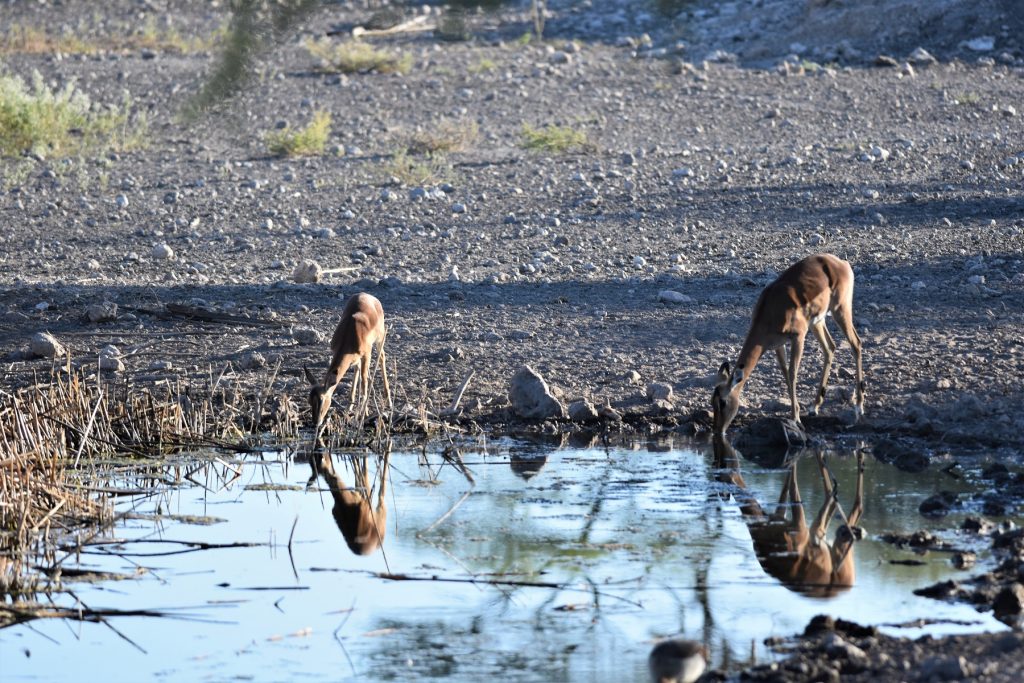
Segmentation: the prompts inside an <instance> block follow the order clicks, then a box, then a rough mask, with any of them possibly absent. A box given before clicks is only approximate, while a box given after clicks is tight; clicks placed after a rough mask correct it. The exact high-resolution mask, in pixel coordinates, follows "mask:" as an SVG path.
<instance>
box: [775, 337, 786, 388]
mask: <svg viewBox="0 0 1024 683" xmlns="http://www.w3.org/2000/svg"><path fill="white" fill-rule="evenodd" d="M775 357H776V358H778V359H779V368H780V369H781V370H782V381H783V382H786V386H787V387H788V386H789V368H787V367H786V349H785V345H783V346H778V347H776V348H775Z"/></svg>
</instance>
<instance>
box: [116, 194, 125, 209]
mask: <svg viewBox="0 0 1024 683" xmlns="http://www.w3.org/2000/svg"><path fill="white" fill-rule="evenodd" d="M114 203H115V204H117V207H118V208H119V209H127V208H128V197H127V196H125V195H123V194H119V195H117V196H116V197H115V198H114Z"/></svg>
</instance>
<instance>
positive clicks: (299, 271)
mask: <svg viewBox="0 0 1024 683" xmlns="http://www.w3.org/2000/svg"><path fill="white" fill-rule="evenodd" d="M323 276H324V272H323V269H322V268H321V267H320V264H319V263H317V262H316V261H314V260H312V259H306V260H305V261H302V262H301V263H299V264H298V265H297V266H295V269H294V270H293V271H292V280H294V281H295V282H298V283H300V284H301V283H310V282H320V280H321V279H322V278H323Z"/></svg>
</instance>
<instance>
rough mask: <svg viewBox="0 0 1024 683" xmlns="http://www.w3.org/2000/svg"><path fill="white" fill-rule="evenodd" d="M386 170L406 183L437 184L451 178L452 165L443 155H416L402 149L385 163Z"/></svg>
mask: <svg viewBox="0 0 1024 683" xmlns="http://www.w3.org/2000/svg"><path fill="white" fill-rule="evenodd" d="M383 170H384V172H385V173H386V174H387V175H388V176H390V177H393V178H397V179H398V180H399V182H401V183H403V184H405V185H412V186H424V185H437V184H438V183H441V182H445V181H448V180H451V178H452V175H453V173H452V167H451V165H450V164H448V162H447V160H446V159H445V157H444V156H443V155H438V156H427V157H414V156H412V155H410V154H409V153H408V152H407V151H406V150H404V149H401V150H399V151H397V152H395V153H394V154H393V155H392V156H391V161H390V162H388V163H387V164H385V165H384V168H383Z"/></svg>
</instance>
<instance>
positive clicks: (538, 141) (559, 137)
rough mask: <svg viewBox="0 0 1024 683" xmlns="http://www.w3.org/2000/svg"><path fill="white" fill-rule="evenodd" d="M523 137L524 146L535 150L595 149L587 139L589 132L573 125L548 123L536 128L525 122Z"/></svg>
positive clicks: (560, 151) (567, 150)
mask: <svg viewBox="0 0 1024 683" xmlns="http://www.w3.org/2000/svg"><path fill="white" fill-rule="evenodd" d="M522 138H523V139H522V143H521V144H522V146H523V147H524V148H525V149H528V150H531V151H534V152H551V153H555V154H564V153H566V152H569V151H573V150H575V151H578V152H585V151H588V150H591V149H593V145H592V144H591V143H590V142H589V141H588V140H587V134H586V133H585V132H584V131H582V130H576V129H575V128H573V127H571V126H555V125H547V126H543V127H541V128H534V127H533V126H531V125H530V124H528V123H524V124H523V130H522Z"/></svg>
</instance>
